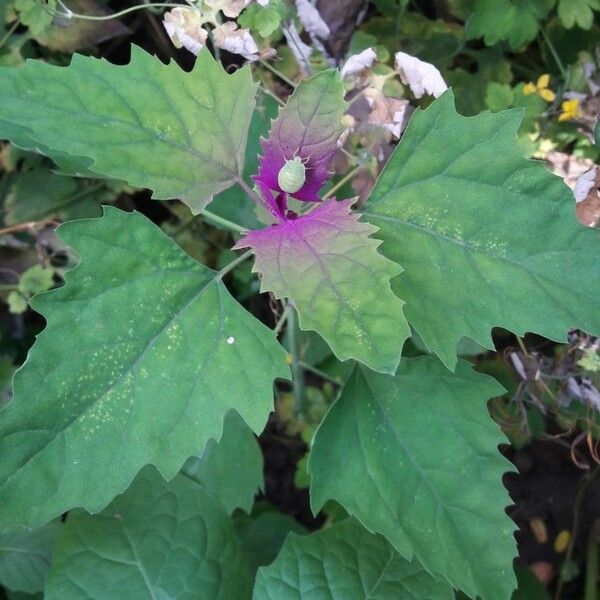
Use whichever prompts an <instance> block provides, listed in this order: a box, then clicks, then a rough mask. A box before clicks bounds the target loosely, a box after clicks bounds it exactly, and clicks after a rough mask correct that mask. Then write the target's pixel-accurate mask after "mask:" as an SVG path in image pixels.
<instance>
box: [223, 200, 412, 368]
mask: <svg viewBox="0 0 600 600" xmlns="http://www.w3.org/2000/svg"><path fill="white" fill-rule="evenodd" d="M353 202H354V201H353V200H344V201H341V202H336V201H335V200H329V201H327V202H325V203H323V204H320V205H319V206H317V207H316V208H315V209H314V210H313V211H312V212H310V213H308V214H306V215H304V216H301V217H298V218H297V219H286V220H284V221H282V222H281V223H278V224H276V225H273V226H271V227H268V228H266V229H260V230H258V231H251V232H249V233H247V234H246V235H245V237H244V238H243V239H242V240H240V241H239V242H238V243H237V245H236V246H235V248H236V249H240V248H246V247H250V248H252V249H253V250H254V253H255V256H256V262H255V265H254V269H255V271H258V272H260V273H261V274H262V284H261V290H262V291H263V292H265V291H271V292H273V293H274V294H275V296H276V297H277V298H289V299H290V300H292V301H293V303H294V304H295V306H296V308H297V310H298V314H299V323H300V327H301V328H302V329H305V330H306V329H311V330H315V331H317V332H318V333H320V334H321V336H323V338H324V339H325V340H326V341H327V342H328V344H329V345H330V346H331V349H332V350H333V352H334V353H335V354H336V356H337V357H338V358H339V359H340V360H346V359H348V358H355V359H357V360H360V361H362V362H363V363H365V364H366V365H368V366H369V367H370V368H372V369H374V370H376V371H381V372H385V373H394V371H395V370H396V367H397V366H398V363H399V361H400V354H401V350H402V345H403V343H404V340H405V339H406V338H407V337H408V334H409V330H408V325H407V323H406V320H405V318H404V315H403V313H402V304H403V303H402V301H401V300H400V299H398V298H397V297H396V296H395V295H394V294H393V292H392V289H391V285H390V279H391V278H392V277H394V276H395V275H398V274H399V273H400V272H401V269H400V267H399V266H398V265H396V264H395V263H393V262H392V261H390V260H388V259H386V258H384V257H383V256H382V255H381V254H379V252H377V247H378V246H379V244H380V243H381V242H380V241H379V240H375V239H372V238H370V237H369V236H370V235H371V234H373V233H374V232H375V231H377V229H378V228H377V227H374V226H372V225H370V224H368V223H362V222H360V221H359V220H358V219H359V215H358V214H357V213H354V212H352V211H351V210H350V207H351V205H352V203H353Z"/></svg>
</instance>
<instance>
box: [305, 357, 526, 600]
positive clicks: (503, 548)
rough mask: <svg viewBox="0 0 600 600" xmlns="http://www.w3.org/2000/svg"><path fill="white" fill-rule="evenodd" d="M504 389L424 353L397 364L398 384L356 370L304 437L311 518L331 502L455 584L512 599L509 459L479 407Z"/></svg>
mask: <svg viewBox="0 0 600 600" xmlns="http://www.w3.org/2000/svg"><path fill="white" fill-rule="evenodd" d="M502 392H503V389H502V387H501V386H500V385H499V384H498V383H497V382H496V381H494V380H493V379H491V378H489V377H487V376H485V375H481V374H479V373H475V372H474V371H473V370H472V369H471V367H470V366H468V363H465V362H463V361H460V362H459V363H458V365H457V369H456V373H451V372H449V371H448V370H447V369H445V368H444V367H443V365H442V364H441V363H440V362H439V361H438V360H437V359H435V358H433V357H421V358H418V359H412V360H404V361H403V362H402V363H401V365H400V367H399V369H398V373H397V374H396V376H395V377H391V376H386V375H380V374H377V373H373V372H370V371H368V370H366V369H364V368H362V367H358V366H357V367H356V368H355V371H354V373H353V375H352V377H351V378H350V380H349V381H348V382H347V383H346V385H345V387H344V389H343V391H342V394H341V396H340V398H339V400H337V402H336V403H335V404H334V405H333V407H332V408H331V409H330V410H329V412H328V414H327V416H326V417H325V419H324V421H323V422H322V423H321V425H320V427H319V429H318V430H317V433H316V435H315V438H314V441H313V447H312V450H311V453H310V459H309V470H310V474H311V505H312V507H313V511H314V512H315V513H316V511H317V510H319V509H320V508H321V507H322V506H323V505H324V504H325V502H327V501H328V500H336V501H337V502H339V503H340V504H341V505H342V506H343V507H344V508H345V509H346V510H347V511H348V512H349V513H350V514H351V515H353V516H354V517H356V518H357V519H358V520H360V521H361V523H362V524H363V525H364V526H365V527H367V529H369V530H370V531H375V532H378V533H381V534H383V535H385V536H386V537H387V538H388V539H389V540H390V541H391V542H392V544H393V545H394V546H395V548H396V549H397V550H398V551H399V552H400V553H401V554H402V555H403V556H404V557H406V558H407V559H412V558H413V556H414V557H416V558H417V559H418V560H419V562H420V563H421V564H422V565H423V566H424V567H425V568H426V569H427V570H428V571H429V572H430V573H432V574H433V575H435V576H441V577H445V578H446V579H447V580H448V581H449V582H450V583H451V584H452V585H453V586H454V587H455V588H457V589H461V590H463V591H464V592H466V593H467V594H469V595H470V596H471V597H473V598H474V597H475V596H476V595H479V596H481V597H482V598H485V599H486V600H495V599H498V600H501V599H503V600H505V599H508V598H510V596H511V593H512V590H513V589H514V587H515V585H514V574H513V573H512V566H511V565H512V559H513V557H514V555H515V553H516V549H515V541H514V538H513V530H514V525H513V523H512V521H511V520H510V519H509V518H508V517H507V516H506V514H505V512H504V511H505V507H506V505H507V504H509V497H508V494H507V493H506V491H505V490H504V488H503V486H502V483H501V478H502V474H503V473H504V472H505V471H506V470H507V467H508V466H509V463H508V461H506V460H505V459H504V458H503V457H502V456H501V455H500V454H499V452H498V450H497V446H498V444H499V443H501V442H502V441H504V440H503V436H502V435H501V433H500V430H499V429H498V427H497V426H496V424H495V423H493V422H492V420H491V419H490V418H489V415H488V411H487V408H486V401H487V399H488V398H490V397H491V396H494V395H498V394H500V393H502ZM357 482H360V484H358V485H357Z"/></svg>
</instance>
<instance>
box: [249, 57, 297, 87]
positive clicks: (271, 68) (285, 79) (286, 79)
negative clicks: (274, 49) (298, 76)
mask: <svg viewBox="0 0 600 600" xmlns="http://www.w3.org/2000/svg"><path fill="white" fill-rule="evenodd" d="M258 62H259V63H260V64H261V65H262V66H263V67H265V69H268V70H269V71H271V73H273V74H274V75H276V76H277V77H279V79H281V81H283V82H285V83H287V84H288V85H289V86H290V87H292V88H295V87H296V84H295V83H294V82H293V81H292V80H291V79H290V78H289V77H287V76H286V75H284V74H283V73H282V72H281V71H280V70H279V69H276V68H275V67H274V66H273V65H271V64H269V63H268V62H267V61H266V60H259V61H258Z"/></svg>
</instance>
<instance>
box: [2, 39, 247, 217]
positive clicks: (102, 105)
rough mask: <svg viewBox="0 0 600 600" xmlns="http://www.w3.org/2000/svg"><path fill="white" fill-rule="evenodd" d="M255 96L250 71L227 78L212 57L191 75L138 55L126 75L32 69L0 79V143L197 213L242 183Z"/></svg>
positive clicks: (88, 65) (75, 68) (97, 63)
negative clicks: (71, 160) (36, 149)
mask: <svg viewBox="0 0 600 600" xmlns="http://www.w3.org/2000/svg"><path fill="white" fill-rule="evenodd" d="M255 91H256V84H254V83H253V82H252V78H251V73H250V69H249V68H248V67H245V68H243V69H240V70H239V71H237V72H236V73H234V74H233V75H228V74H227V73H226V72H225V71H224V69H223V67H222V66H221V64H220V63H218V62H216V61H215V60H214V59H213V58H212V57H211V55H210V53H209V52H208V51H203V52H201V53H200V55H199V57H198V59H197V61H196V64H195V66H194V69H193V70H192V72H190V73H185V72H184V71H182V70H181V69H180V68H179V67H178V66H177V64H175V63H170V64H168V65H164V64H162V63H161V62H160V61H159V60H158V59H157V58H155V57H154V56H151V55H149V54H146V53H145V52H144V51H143V50H141V49H140V48H137V47H135V46H133V47H132V50H131V61H130V63H129V64H128V65H124V66H116V65H112V64H110V63H108V62H106V61H105V60H98V59H95V58H91V57H84V56H80V55H74V56H73V59H72V61H71V64H70V65H69V66H68V67H57V66H52V65H50V64H48V63H44V62H42V61H29V62H28V63H27V64H26V66H25V67H24V68H22V69H11V68H2V69H0V137H5V138H8V139H11V140H12V141H14V142H15V143H16V144H20V145H23V146H25V147H27V148H31V147H32V146H34V145H36V144H37V145H39V146H40V149H41V151H42V152H45V153H47V154H48V155H49V156H51V157H52V158H54V157H55V152H58V156H57V159H58V160H59V161H60V160H64V157H65V155H67V156H71V157H75V159H76V160H75V165H78V166H80V167H81V168H85V167H88V168H89V169H90V171H92V172H93V173H95V174H97V175H104V176H108V177H114V178H116V179H122V180H124V181H127V182H128V183H130V184H131V185H134V186H136V187H147V188H150V189H151V190H152V191H153V192H154V197H155V198H156V199H167V198H179V199H181V200H182V201H183V202H185V203H186V204H188V205H189V206H190V208H191V209H192V211H194V212H198V211H200V210H201V209H202V208H204V206H206V204H207V203H208V202H209V201H210V200H211V198H212V197H213V195H214V194H216V193H218V192H220V191H222V190H224V189H226V188H228V187H229V186H231V185H232V184H233V183H235V182H236V181H237V180H238V179H239V178H240V176H241V174H242V170H243V165H244V157H243V155H244V149H245V147H246V136H247V133H248V126H249V123H250V118H251V116H252V110H253V108H254V94H255ZM3 122H6V123H7V124H8V126H7V127H4V125H3Z"/></svg>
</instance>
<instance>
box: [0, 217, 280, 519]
mask: <svg viewBox="0 0 600 600" xmlns="http://www.w3.org/2000/svg"><path fill="white" fill-rule="evenodd" d="M104 210H105V215H104V217H102V218H100V219H90V220H85V221H74V222H71V223H68V224H66V225H63V226H62V227H61V228H60V229H59V232H60V235H61V237H62V238H63V239H64V241H65V242H67V243H68V244H70V245H72V246H73V247H74V249H75V250H76V251H77V252H78V254H79V256H80V258H81V262H80V264H79V265H78V266H77V267H76V268H75V269H74V270H73V271H71V272H69V273H68V274H67V276H66V284H65V286H63V287H62V288H59V289H57V290H54V291H51V292H49V293H46V294H42V295H39V296H37V297H36V298H34V300H33V307H34V309H35V310H38V311H39V312H41V313H42V314H43V315H44V316H45V317H46V320H47V322H48V325H47V327H46V329H45V331H44V332H43V333H42V334H41V335H40V336H39V337H38V339H37V341H36V343H35V345H34V346H33V348H32V350H31V351H30V353H29V357H28V359H27V361H26V363H25V364H24V366H23V367H22V368H21V369H20V370H19V371H18V372H17V374H16V375H15V379H14V398H13V400H12V401H11V402H10V403H9V404H8V405H7V406H6V408H5V409H4V410H3V411H2V413H0V454H1V455H2V457H3V460H2V461H1V463H0V528H4V527H5V526H7V525H19V524H21V525H27V526H31V527H33V526H35V525H38V524H41V523H43V522H45V521H47V520H49V519H51V518H53V517H54V516H57V515H60V514H61V513H63V512H64V511H66V510H68V509H70V508H73V507H82V508H85V509H86V510H88V511H90V512H98V511H99V510H101V509H102V508H104V507H105V506H106V505H107V504H108V502H109V501H110V500H111V499H112V498H113V497H114V496H115V495H116V494H118V493H120V492H122V491H123V490H124V489H126V488H127V486H128V485H129V483H130V482H131V481H132V479H133V478H134V476H135V474H136V473H137V472H138V471H139V470H140V469H141V468H142V467H143V466H145V465H146V464H153V465H156V466H157V467H158V468H159V470H160V471H161V473H162V474H163V475H164V476H165V477H166V478H171V477H173V476H174V475H175V474H176V472H177V471H178V470H179V468H180V467H181V466H182V464H183V462H184V461H185V460H186V459H187V458H188V457H189V456H192V455H194V454H198V453H199V452H201V451H202V450H203V449H204V447H205V446H206V443H207V442H208V440H209V439H211V438H214V439H219V437H220V436H221V432H222V427H223V418H224V416H225V414H226V413H227V411H228V410H230V409H231V408H233V407H235V409H236V410H237V411H238V412H239V414H240V415H241V416H242V418H243V419H244V420H245V421H246V422H247V423H248V425H249V426H250V427H251V428H252V429H253V430H254V431H255V432H257V433H259V432H260V431H261V430H262V428H263V426H264V423H265V421H266V419H267V416H268V414H269V412H270V410H271V409H272V401H273V396H272V381H273V379H274V378H276V377H286V376H287V375H288V373H289V371H288V368H287V367H286V365H285V352H284V351H283V349H282V348H281V346H279V344H278V343H277V341H276V339H275V336H274V334H273V332H272V331H270V330H268V329H267V328H266V327H265V326H264V325H262V324H261V323H260V322H259V321H257V320H256V319H255V318H254V317H253V316H252V315H250V314H249V313H248V312H246V311H245V310H244V309H243V308H242V307H241V306H240V305H239V304H238V303H237V302H236V301H235V300H234V299H233V298H232V297H231V295H230V294H229V292H228V291H227V289H226V288H225V286H224V285H223V283H222V281H221V280H220V278H219V277H218V276H217V273H215V272H214V271H212V270H211V269H208V268H207V267H204V266H203V265H200V264H198V263H196V262H195V261H193V260H192V259H191V258H190V257H189V256H187V255H186V254H184V253H183V252H182V251H181V250H180V249H179V248H178V247H177V246H176V245H175V244H174V243H173V242H172V241H171V240H170V239H169V238H168V237H167V236H165V235H164V234H163V233H162V231H160V229H159V228H158V227H156V226H155V225H154V224H152V223H151V222H150V221H149V220H147V219H146V218H145V217H143V216H142V215H141V214H139V213H124V212H122V211H120V210H117V209H114V208H110V207H105V209H104ZM231 373H237V375H236V376H235V377H231Z"/></svg>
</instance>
